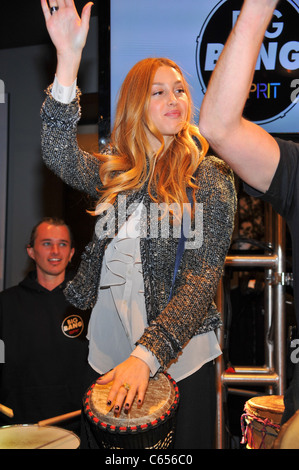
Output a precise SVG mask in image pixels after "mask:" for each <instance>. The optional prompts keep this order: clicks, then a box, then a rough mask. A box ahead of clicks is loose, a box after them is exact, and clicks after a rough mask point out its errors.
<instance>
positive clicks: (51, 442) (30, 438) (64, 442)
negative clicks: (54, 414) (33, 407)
mask: <svg viewBox="0 0 299 470" xmlns="http://www.w3.org/2000/svg"><path fill="white" fill-rule="evenodd" d="M79 446H80V439H79V437H78V436H77V435H76V434H74V433H73V432H71V431H68V430H66V429H62V428H58V427H55V426H39V425H38V424H16V425H13V426H3V427H2V428H0V449H78V448H79Z"/></svg>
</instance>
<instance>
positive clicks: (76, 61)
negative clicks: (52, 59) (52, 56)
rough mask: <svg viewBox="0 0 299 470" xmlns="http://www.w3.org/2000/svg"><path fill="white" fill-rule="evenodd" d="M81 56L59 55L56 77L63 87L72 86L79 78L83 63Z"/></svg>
mask: <svg viewBox="0 0 299 470" xmlns="http://www.w3.org/2000/svg"><path fill="white" fill-rule="evenodd" d="M81 55H82V54H81V53H80V54H68V55H67V56H59V55H57V67H56V77H57V79H58V81H59V83H60V84H61V85H63V86H71V85H72V84H73V83H74V81H75V80H76V78H77V76H78V71H79V67H80V62H81Z"/></svg>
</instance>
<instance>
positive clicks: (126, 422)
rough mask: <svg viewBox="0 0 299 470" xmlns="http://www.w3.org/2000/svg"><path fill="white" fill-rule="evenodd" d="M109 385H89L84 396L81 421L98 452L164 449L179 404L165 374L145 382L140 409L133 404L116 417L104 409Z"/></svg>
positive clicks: (173, 385)
mask: <svg viewBox="0 0 299 470" xmlns="http://www.w3.org/2000/svg"><path fill="white" fill-rule="evenodd" d="M110 388H111V383H110V384H107V385H98V384H97V383H93V384H92V385H91V386H90V387H89V388H88V390H87V391H86V393H85V396H84V401H83V409H84V417H85V419H86V420H87V421H88V423H89V425H90V429H91V432H92V434H93V436H94V438H95V440H96V442H97V443H98V445H99V447H100V448H106V449H166V448H170V447H171V446H172V443H173V437H174V428H175V413H176V410H177V406H178V402H179V391H178V386H177V384H176V382H175V381H174V380H173V379H172V378H171V377H170V376H169V375H167V374H157V375H156V376H155V377H154V378H152V379H150V380H149V384H148V388H147V391H146V395H145V399H144V402H143V404H142V406H141V407H137V403H136V400H135V401H134V402H133V404H132V407H131V410H130V411H128V412H125V411H124V410H123V409H122V411H121V413H120V414H119V415H118V416H115V415H114V411H113V408H111V406H110V407H107V404H106V403H107V397H108V394H109V390H110Z"/></svg>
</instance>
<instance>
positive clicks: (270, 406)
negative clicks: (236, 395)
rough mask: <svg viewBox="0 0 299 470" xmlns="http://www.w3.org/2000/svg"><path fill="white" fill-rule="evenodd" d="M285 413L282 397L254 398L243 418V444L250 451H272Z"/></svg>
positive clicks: (248, 402) (245, 410)
mask: <svg viewBox="0 0 299 470" xmlns="http://www.w3.org/2000/svg"><path fill="white" fill-rule="evenodd" d="M283 412H284V401H283V396H282V395H266V396H259V397H253V398H251V399H250V400H248V401H247V402H246V403H245V407H244V414H243V415H242V417H241V426H242V434H243V439H242V444H246V447H247V448H248V449H272V448H273V445H274V441H275V439H276V438H277V436H278V433H279V431H280V423H281V418H282V415H283Z"/></svg>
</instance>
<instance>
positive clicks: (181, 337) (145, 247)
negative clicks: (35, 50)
mask: <svg viewBox="0 0 299 470" xmlns="http://www.w3.org/2000/svg"><path fill="white" fill-rule="evenodd" d="M50 90H51V87H49V88H48V90H47V97H46V99H45V102H44V103H43V106H42V109H41V117H42V135H41V143H42V154H43V159H44V162H45V164H46V165H47V166H48V167H49V168H50V169H51V170H52V171H53V172H54V173H55V174H56V175H58V176H59V177H60V178H62V180H63V181H64V182H65V183H66V184H68V185H70V186H72V187H74V188H76V189H77V190H81V191H84V192H85V193H87V194H89V195H90V196H91V197H92V198H95V200H96V199H98V192H97V188H100V187H101V181H100V178H99V161H98V159H97V158H96V157H95V156H93V155H91V154H89V153H87V152H85V151H83V150H81V149H80V148H79V147H78V144H77V139H76V133H77V123H78V121H79V119H80V113H81V111H80V103H79V100H80V98H79V97H80V92H79V91H77V96H76V99H75V100H74V101H73V102H72V103H71V104H68V105H66V104H62V103H59V102H57V101H56V100H55V99H54V98H53V97H52V95H51V93H50ZM196 183H197V184H198V187H199V189H198V190H197V192H196V202H197V203H198V204H200V207H201V208H202V219H201V220H202V223H201V224H200V230H201V234H202V242H201V243H200V244H198V245H199V246H198V247H197V248H194V247H192V248H189V249H185V251H184V254H183V257H182V260H181V263H180V266H179V270H178V273H177V276H176V280H175V285H174V289H173V295H172V298H171V300H170V301H169V293H170V288H171V283H172V278H173V272H174V264H175V257H176V251H177V245H178V238H177V237H175V236H168V237H167V236H165V234H164V235H163V230H158V233H156V234H155V236H152V233H151V231H150V224H151V221H150V220H149V214H150V213H151V211H150V205H151V202H152V201H151V199H150V197H149V195H148V192H147V190H146V189H147V188H146V187H144V188H142V190H140V191H138V192H136V191H132V192H127V193H126V194H125V195H124V196H126V197H125V198H124V199H125V203H126V208H127V210H128V215H129V212H130V211H129V208H130V207H132V206H131V205H132V204H133V203H140V202H143V207H144V208H145V211H144V214H145V217H142V222H141V224H142V233H143V236H142V237H141V238H140V251H141V259H142V268H143V277H144V289H145V303H146V311H147V319H148V325H149V326H148V327H147V328H146V329H145V331H144V334H143V335H142V337H141V338H140V339H139V341H138V343H137V344H142V345H144V346H145V347H146V348H147V349H149V350H150V351H152V352H153V354H155V356H156V357H157V359H158V361H159V363H160V365H161V370H165V369H166V368H167V366H168V364H169V362H170V361H171V360H173V359H175V358H176V357H177V355H178V354H179V353H180V351H181V350H182V348H183V347H184V345H185V344H186V343H187V342H188V341H189V340H190V339H191V338H192V337H193V336H194V335H196V334H200V333H204V332H207V331H210V330H214V329H216V328H218V327H219V325H220V324H221V320H220V314H219V313H218V311H217V308H216V306H215V303H214V297H215V293H216V289H217V286H218V282H219V280H220V277H221V274H222V270H223V265H224V261H225V257H226V253H227V250H228V248H229V245H230V241H231V235H232V231H233V225H234V216H235V210H236V194H235V188H234V178H233V174H232V171H231V170H230V168H229V167H228V166H227V165H226V164H225V163H224V162H223V161H222V160H220V159H218V158H216V157H214V156H206V157H205V158H204V160H203V161H202V162H201V164H200V165H199V168H198V171H197V172H196ZM116 204H117V201H116V202H115V204H114V206H113V207H111V208H110V210H108V211H107V212H106V213H105V214H104V215H101V216H99V217H98V218H97V220H96V225H95V227H96V228H95V232H94V235H93V239H92V241H91V242H90V243H89V244H88V245H87V246H86V248H85V251H84V253H83V254H82V260H81V264H80V267H79V269H78V273H77V275H76V276H75V278H74V279H73V280H72V281H71V282H69V283H68V285H67V288H66V290H65V294H66V297H67V298H68V300H69V301H70V302H71V303H72V304H73V305H75V306H77V307H79V308H81V309H85V308H90V307H93V306H94V305H95V302H96V299H97V293H98V286H99V281H100V273H101V265H102V260H103V256H104V252H105V248H106V247H107V245H108V244H109V242H110V241H111V238H112V237H113V236H114V231H115V228H116V227H118V210H116V209H117V207H116ZM103 217H104V218H105V219H103ZM104 221H105V223H103V222H104ZM195 225H197V226H198V225H199V224H195ZM195 225H194V226H193V229H194V233H196V230H199V228H198V227H195ZM100 227H102V231H101V230H100ZM170 233H171V229H170ZM197 235H198V236H199V233H197ZM194 237H195V236H194V235H193V238H194ZM191 245H192V243H190V246H191Z"/></svg>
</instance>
